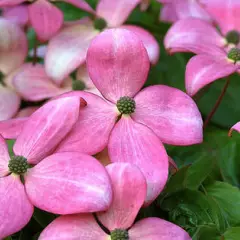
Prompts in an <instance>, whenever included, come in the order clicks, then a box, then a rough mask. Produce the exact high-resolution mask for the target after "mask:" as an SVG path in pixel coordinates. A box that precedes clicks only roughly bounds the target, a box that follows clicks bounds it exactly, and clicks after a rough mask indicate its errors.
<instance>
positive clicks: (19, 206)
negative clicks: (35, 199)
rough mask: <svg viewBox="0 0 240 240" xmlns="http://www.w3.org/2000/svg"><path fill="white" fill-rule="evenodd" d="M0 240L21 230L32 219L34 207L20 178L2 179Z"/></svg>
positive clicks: (0, 185)
mask: <svg viewBox="0 0 240 240" xmlns="http://www.w3.org/2000/svg"><path fill="white" fill-rule="evenodd" d="M0 196H1V198H0V206H1V214H0V222H1V224H0V239H3V238H5V237H7V236H9V235H11V234H13V233H15V232H18V231H19V230H21V229H22V228H23V227H24V226H25V225H26V224H27V223H28V222H29V220H30V219H31V217H32V214H33V206H32V204H31V203H30V201H29V200H28V197H27V195H26V193H25V190H24V186H23V184H22V183H21V181H20V178H19V177H18V176H14V175H9V176H7V177H2V178H0Z"/></svg>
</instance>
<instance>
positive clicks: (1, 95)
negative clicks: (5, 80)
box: [0, 84, 21, 121]
mask: <svg viewBox="0 0 240 240" xmlns="http://www.w3.org/2000/svg"><path fill="white" fill-rule="evenodd" d="M20 102H21V99H20V97H19V95H18V94H17V93H16V92H14V91H13V90H11V89H9V88H6V87H3V86H2V85H1V84H0V121H2V120H7V119H10V118H12V117H13V116H14V115H15V114H16V113H17V111H18V109H19V106H20Z"/></svg>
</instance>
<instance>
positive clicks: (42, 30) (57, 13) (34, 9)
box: [0, 0, 94, 41]
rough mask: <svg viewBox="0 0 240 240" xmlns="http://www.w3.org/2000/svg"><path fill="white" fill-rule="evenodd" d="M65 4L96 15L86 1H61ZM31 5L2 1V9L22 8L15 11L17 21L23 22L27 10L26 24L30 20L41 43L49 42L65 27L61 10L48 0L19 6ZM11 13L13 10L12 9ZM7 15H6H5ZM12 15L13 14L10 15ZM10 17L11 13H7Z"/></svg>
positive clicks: (0, 5)
mask: <svg viewBox="0 0 240 240" xmlns="http://www.w3.org/2000/svg"><path fill="white" fill-rule="evenodd" d="M60 1H63V2H67V3H70V4H72V5H74V6H76V7H78V8H80V9H83V10H85V11H88V12H91V13H94V11H93V10H92V8H91V7H90V6H89V5H88V3H86V2H85V1H84V0H60ZM25 2H27V3H29V1H28V0H1V1H0V7H21V8H22V9H21V10H20V9H19V8H18V9H17V10H16V8H15V9H14V13H13V14H16V19H15V21H17V22H19V21H23V18H24V15H23V12H24V13H25V14H26V8H27V15H25V17H26V19H25V20H24V22H25V21H26V20H27V19H29V22H30V24H31V25H32V27H33V28H34V30H35V32H36V34H37V36H38V39H39V40H40V41H47V40H49V39H50V38H52V37H53V36H54V35H55V34H56V33H57V32H58V31H59V30H60V28H61V27H62V25H63V13H62V11H61V10H60V9H58V8H57V7H55V6H54V5H53V4H52V3H51V1H48V0H36V1H30V2H32V3H31V4H28V5H25V6H23V7H22V5H20V6H19V4H21V3H25ZM10 11H13V10H11V8H10ZM5 14H6V13H5ZM10 14H11V13H10ZM13 14H11V16H10V18H11V19H13V16H12V15H13ZM7 15H8V16H9V12H7Z"/></svg>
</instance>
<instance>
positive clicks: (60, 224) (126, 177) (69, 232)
mask: <svg viewBox="0 0 240 240" xmlns="http://www.w3.org/2000/svg"><path fill="white" fill-rule="evenodd" d="M107 171H108V173H109V175H110V178H111V181H112V188H113V201H112V204H111V206H110V208H108V210H107V211H105V212H99V213H97V218H98V219H99V221H100V222H101V223H102V224H103V225H104V226H105V227H106V228H107V229H108V231H109V232H107V233H106V232H105V231H106V230H105V231H104V230H103V229H101V227H100V226H99V225H98V223H97V222H96V220H95V219H94V217H93V216H92V215H90V214H78V215H67V216H61V217H59V218H57V219H56V220H54V221H53V222H52V223H50V225H48V226H47V227H46V228H45V230H44V231H43V232H42V233H41V235H40V237H39V240H51V239H58V238H63V236H64V238H65V239H68V240H75V239H84V240H96V239H97V240H106V239H112V240H115V239H130V240H172V239H174V240H191V238H190V236H189V235H188V233H187V232H185V231H184V230H183V229H182V228H180V227H178V226H176V225H174V224H173V223H170V222H167V221H165V220H162V219H159V218H145V219H143V220H141V221H138V222H136V223H134V220H135V218H136V216H137V214H138V211H139V210H140V208H141V206H142V205H143V203H144V199H145V196H146V193H147V187H146V181H145V178H144V176H143V175H142V173H141V172H140V171H139V170H138V168H137V167H135V166H134V165H131V164H128V163H113V164H110V165H108V166H107ZM117 236H118V237H117ZM119 236H122V237H121V238H120V237H119Z"/></svg>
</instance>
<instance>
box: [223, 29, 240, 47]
mask: <svg viewBox="0 0 240 240" xmlns="http://www.w3.org/2000/svg"><path fill="white" fill-rule="evenodd" d="M226 39H227V41H228V43H233V44H235V45H237V44H238V43H239V41H240V34H239V32H238V31H234V30H233V31H230V32H228V33H227V35H226Z"/></svg>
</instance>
